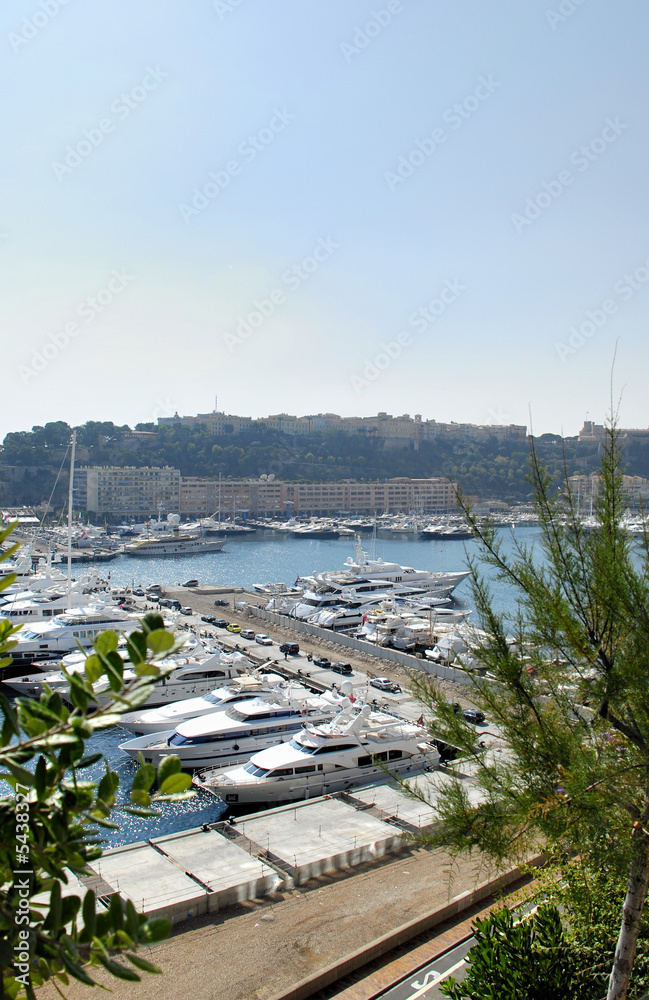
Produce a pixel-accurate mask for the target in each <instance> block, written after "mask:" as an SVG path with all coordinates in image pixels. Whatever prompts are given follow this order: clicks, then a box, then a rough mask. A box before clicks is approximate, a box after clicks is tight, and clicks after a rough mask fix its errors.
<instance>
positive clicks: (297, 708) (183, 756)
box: [120, 691, 349, 771]
mask: <svg viewBox="0 0 649 1000" xmlns="http://www.w3.org/2000/svg"><path fill="white" fill-rule="evenodd" d="M347 704H349V699H348V698H346V697H345V698H341V696H340V695H336V694H333V693H332V692H329V691H328V692H326V694H323V695H313V694H311V693H310V692H306V694H304V695H302V696H300V695H299V694H298V696H297V697H285V696H282V695H280V694H278V695H276V697H275V698H274V699H273V700H272V701H267V700H265V699H264V698H251V699H248V700H246V701H241V702H239V703H238V704H236V705H230V707H229V708H226V710H225V711H224V712H211V713H210V714H209V715H203V716H200V717H199V718H198V719H191V720H189V721H188V722H182V723H181V724H180V725H179V726H178V727H177V729H175V730H173V729H172V730H167V731H164V732H161V733H158V734H157V736H155V735H154V736H151V735H146V736H137V737H136V738H135V739H133V740H127V742H126V743H121V744H120V750H124V751H125V752H126V753H128V754H130V755H131V757H133V758H134V759H135V760H137V759H138V758H139V755H140V754H142V756H143V757H144V760H145V761H146V762H148V763H150V764H153V765H154V766H155V767H157V766H158V765H159V764H160V762H161V761H162V760H164V758H165V757H168V756H169V754H177V755H178V757H180V761H181V764H182V767H183V770H185V771H195V770H196V769H197V768H201V767H209V766H210V765H211V764H236V763H238V762H239V761H243V760H248V757H250V755H251V754H252V753H255V752H256V751H257V750H261V749H262V748H263V747H267V746H271V745H272V744H273V743H277V742H278V741H279V740H289V739H290V738H291V736H293V734H294V733H296V732H297V731H298V730H299V729H300V728H301V727H302V724H303V723H304V722H305V721H306V720H308V719H311V720H312V721H313V722H316V723H318V722H326V721H328V720H330V719H332V718H333V716H334V715H336V714H337V713H338V712H339V711H340V709H341V707H342V706H343V705H347Z"/></svg>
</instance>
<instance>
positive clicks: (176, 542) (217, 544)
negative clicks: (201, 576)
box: [124, 514, 225, 556]
mask: <svg viewBox="0 0 649 1000" xmlns="http://www.w3.org/2000/svg"><path fill="white" fill-rule="evenodd" d="M164 524H165V525H166V527H167V530H166V532H165V533H162V534H160V533H157V532H154V534H153V535H149V536H146V537H144V538H137V539H136V540H135V541H134V542H129V543H127V544H126V545H125V546H124V553H125V554H126V555H127V556H190V555H195V554H196V553H199V552H220V551H221V549H222V548H223V546H224V545H225V542H224V541H220V540H219V539H217V538H205V537H204V536H203V535H200V534H188V533H187V532H183V531H181V530H180V517H179V516H178V514H170V515H169V517H168V518H167V521H166V522H164Z"/></svg>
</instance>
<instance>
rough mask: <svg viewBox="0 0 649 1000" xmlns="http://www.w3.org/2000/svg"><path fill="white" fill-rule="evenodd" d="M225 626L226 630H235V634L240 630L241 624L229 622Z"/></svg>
mask: <svg viewBox="0 0 649 1000" xmlns="http://www.w3.org/2000/svg"><path fill="white" fill-rule="evenodd" d="M226 628H227V630H228V632H235V633H236V634H237V635H238V634H239V632H240V631H241V626H240V625H237V623H236V622H230V624H229V625H227V626H226Z"/></svg>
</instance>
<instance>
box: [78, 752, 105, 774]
mask: <svg viewBox="0 0 649 1000" xmlns="http://www.w3.org/2000/svg"><path fill="white" fill-rule="evenodd" d="M103 756H104V755H103V753H89V754H86V756H85V757H82V758H81V760H80V761H78V762H77V764H75V767H76V769H77V770H78V771H80V770H81V769H82V768H84V767H90V766H91V765H92V764H97V763H98V762H99V761H100V760H102V758H103Z"/></svg>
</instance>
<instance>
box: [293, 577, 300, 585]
mask: <svg viewBox="0 0 649 1000" xmlns="http://www.w3.org/2000/svg"><path fill="white" fill-rule="evenodd" d="M299 582H300V577H299V575H298V576H296V577H295V583H294V584H293V586H294V587H297V585H298V583H299Z"/></svg>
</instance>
